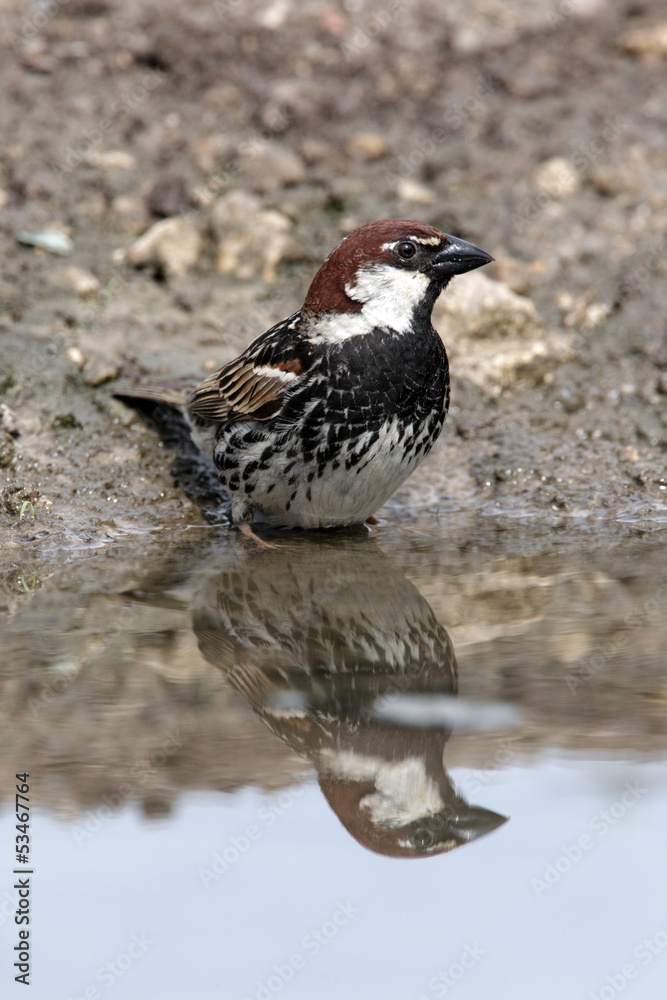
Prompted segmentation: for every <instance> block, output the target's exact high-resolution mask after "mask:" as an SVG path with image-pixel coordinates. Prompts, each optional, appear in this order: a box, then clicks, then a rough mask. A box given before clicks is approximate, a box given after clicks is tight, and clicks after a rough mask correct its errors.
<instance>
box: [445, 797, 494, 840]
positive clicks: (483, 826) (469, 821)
mask: <svg viewBox="0 0 667 1000" xmlns="http://www.w3.org/2000/svg"><path fill="white" fill-rule="evenodd" d="M508 819H509V817H508V816H501V815H500V813H494V812H492V811H491V810H490V809H482V807H481V806H469V807H468V808H467V809H466V810H465V812H464V813H463V814H462V815H460V816H457V817H456V818H455V819H452V820H450V821H449V825H450V827H451V829H452V833H453V834H454V836H455V837H458V838H459V839H460V840H461V843H469V842H470V841H471V840H477V838H478V837H484V836H485V835H486V834H487V833H491V831H492V830H495V829H496V828H497V827H499V826H502V825H503V823H506V822H507V820H508Z"/></svg>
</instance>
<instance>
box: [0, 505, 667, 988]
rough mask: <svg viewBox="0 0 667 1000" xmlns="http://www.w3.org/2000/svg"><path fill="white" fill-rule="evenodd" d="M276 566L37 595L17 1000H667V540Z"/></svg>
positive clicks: (648, 529) (381, 538) (445, 531)
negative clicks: (24, 920)
mask: <svg viewBox="0 0 667 1000" xmlns="http://www.w3.org/2000/svg"><path fill="white" fill-rule="evenodd" d="M273 540H274V543H275V545H276V546H277V547H276V548H275V549H271V550H268V551H256V550H255V549H254V548H252V547H250V546H249V545H248V543H246V542H245V541H243V540H239V539H236V538H235V537H234V536H233V535H231V534H230V533H228V532H226V531H224V530H221V529H216V528H213V529H206V528H200V529H196V530H191V531H188V530H185V531H182V532H180V533H176V534H174V535H172V536H170V537H169V540H168V541H167V540H166V539H163V538H162V536H161V535H160V533H156V534H155V535H154V536H149V535H147V536H144V537H141V538H140V539H139V540H137V539H134V540H132V546H130V543H129V542H127V543H123V542H122V541H121V542H119V543H118V544H117V545H116V546H115V547H113V548H111V549H109V550H107V551H104V550H102V551H97V552H94V553H88V554H86V555H85V556H81V558H76V559H70V560H69V561H65V562H62V561H60V562H59V561H58V557H57V553H54V554H53V556H52V562H50V563H41V564H40V567H41V568H40V572H39V573H36V574H34V575H33V576H31V578H30V579H28V580H26V579H25V574H24V583H23V587H22V588H21V591H20V592H19V593H18V596H16V594H15V595H14V596H13V597H12V598H11V599H8V600H7V605H6V609H5V613H4V614H3V616H2V619H0V632H1V633H2V634H1V642H2V647H3V650H4V652H3V656H2V663H3V667H2V677H1V683H2V689H3V698H2V709H1V711H2V736H1V738H0V739H1V752H2V758H1V759H2V787H3V792H4V794H3V799H4V802H3V811H2V814H1V815H0V834H1V837H0V843H1V844H2V855H3V857H2V865H1V867H0V900H1V902H0V949H1V951H2V966H3V969H4V972H3V996H5V995H9V996H14V995H16V996H22V995H24V993H22V992H21V990H22V986H21V984H20V983H15V982H14V976H15V975H17V974H20V970H19V972H17V971H16V970H15V971H12V966H13V962H14V961H15V960H16V950H15V945H18V944H19V943H20V939H19V937H18V933H19V930H20V929H21V927H22V926H23V925H17V924H16V923H15V919H14V916H15V912H16V911H17V909H18V911H19V913H21V912H25V910H26V907H25V904H24V903H22V902H21V901H20V900H21V898H24V897H25V895H26V894H25V892H24V893H23V895H22V896H20V894H19V891H18V890H17V889H15V888H14V886H15V884H17V883H18V884H19V885H22V884H25V883H26V881H27V882H28V884H29V890H30V891H29V895H28V896H27V898H28V900H29V910H28V912H29V916H30V924H29V925H28V924H26V925H25V928H29V930H30V937H29V939H28V941H29V945H28V947H29V952H30V958H29V963H28V964H29V965H30V973H29V979H30V982H31V992H30V994H29V995H30V996H32V997H33V998H39V1000H41V998H45V1000H46V998H49V1000H54V998H63V1000H67V998H72V1000H73V998H85V1000H98V998H100V997H106V996H107V995H109V996H112V997H118V998H119V1000H120V998H122V1000H134V998H145V997H151V996H155V997H158V996H159V997H160V998H163V1000H165V998H174V1000H176V998H182V997H198V998H201V1000H206V998H209V997H210V998H213V997H222V998H225V1000H227V998H238V1000H244V998H245V1000H250V998H251V1000H271V998H273V997H276V996H281V997H283V996H284V997H288V998H294V1000H298V998H304V1000H312V998H315V997H317V998H329V997H331V998H333V997H341V996H344V997H352V998H362V997H363V998H366V997H383V998H390V1000H394V998H396V1000H411V998H413V1000H424V998H427V1000H433V998H437V997H446V996H450V995H451V996H455V997H457V998H460V1000H465V998H468V997H470V998H472V997H481V996H484V997H486V996H494V997H507V998H513V1000H514V998H521V1000H523V998H526V1000H528V998H531V1000H532V998H534V997H540V998H542V1000H551V998H553V1000H562V998H564V997H568V998H576V997H582V998H591V1000H592V998H594V997H595V998H600V1000H612V998H613V997H615V996H617V995H620V994H621V993H622V994H623V995H624V996H627V997H637V998H641V1000H653V998H655V1000H664V995H665V993H664V983H665V980H666V976H667V906H666V905H665V899H667V891H666V890H667V866H666V865H665V845H666V830H667V760H666V753H665V751H666V750H667V715H666V712H665V708H666V705H667V675H666V672H665V655H664V638H665V612H666V609H667V569H666V567H665V559H664V530H661V525H660V524H659V523H655V524H652V525H651V524H642V523H630V524H628V523H615V524H614V525H612V526H610V525H604V526H601V525H599V524H598V525H595V524H593V525H591V526H590V527H588V528H587V527H586V526H585V525H578V524H577V525H573V524H572V523H567V522H564V521H557V520H555V519H548V518H545V519H544V520H542V521H541V522H540V523H537V522H536V521H535V520H532V521H526V522H520V521H514V520H510V519H508V518H506V517H505V518H501V517H497V518H491V517H486V518H484V517H478V518H476V519H466V518H464V517H461V518H458V519H457V517H456V516H455V515H452V517H450V518H449V519H447V521H446V523H445V519H444V518H439V519H436V520H435V521H434V522H433V521H432V522H430V523H429V524H428V525H423V524H414V525H410V526H409V527H408V528H405V527H404V528H398V527H391V526H388V525H384V526H381V527H380V528H379V529H377V530H375V531H374V533H373V534H368V533H366V532H360V533H351V534H349V533H348V534H341V533H335V534H332V535H330V536H324V537H319V538H318V537H313V536H309V535H297V534H289V535H288V534H278V535H276V536H275V537H274V539H273ZM24 774H26V775H29V777H26V779H25V783H26V784H28V785H29V791H28V792H27V796H28V799H29V824H28V826H27V827H26V832H25V833H20V834H17V830H16V824H17V819H16V816H15V811H14V793H15V786H16V784H17V780H16V779H15V775H24ZM19 784H21V787H24V786H23V784H22V781H21V779H19ZM20 805H21V807H22V808H23V805H24V804H23V800H22V802H21V803H20ZM22 829H23V826H22ZM17 836H20V837H21V838H23V837H25V836H28V837H29V838H30V839H29V841H28V842H27V845H28V846H29V852H26V851H25V850H24V845H25V844H26V841H25V840H23V839H21V841H20V843H19V844H18V845H17V843H16V837H17ZM17 846H18V851H17V850H16V847H17ZM14 871H16V872H18V874H14ZM22 940H23V942H24V943H23V944H22V945H21V947H23V948H24V954H25V938H24V939H22Z"/></svg>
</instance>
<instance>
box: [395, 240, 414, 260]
mask: <svg viewBox="0 0 667 1000" xmlns="http://www.w3.org/2000/svg"><path fill="white" fill-rule="evenodd" d="M416 252H417V248H416V247H415V245H414V243H410V241H409V240H404V241H403V242H402V243H399V244H398V246H397V247H396V253H397V254H398V256H399V257H400V258H401V260H410V258H411V257H414V255H415V254H416Z"/></svg>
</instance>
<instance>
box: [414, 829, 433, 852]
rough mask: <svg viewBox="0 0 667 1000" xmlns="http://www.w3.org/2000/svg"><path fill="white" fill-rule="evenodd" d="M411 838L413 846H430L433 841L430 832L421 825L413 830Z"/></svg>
mask: <svg viewBox="0 0 667 1000" xmlns="http://www.w3.org/2000/svg"><path fill="white" fill-rule="evenodd" d="M412 840H413V843H414V845H415V847H432V846H433V844H434V843H435V837H434V836H433V834H432V832H431V831H430V830H427V829H426V828H425V827H423V826H421V827H419V829H417V830H415V832H414V835H413V838H412Z"/></svg>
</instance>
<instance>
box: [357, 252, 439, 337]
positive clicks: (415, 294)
mask: <svg viewBox="0 0 667 1000" xmlns="http://www.w3.org/2000/svg"><path fill="white" fill-rule="evenodd" d="M430 283H431V279H430V278H429V277H427V276H426V275H425V274H422V273H421V271H404V270H403V269H402V268H399V267H393V266H392V265H391V264H373V265H371V266H369V267H362V268H360V270H359V271H357V275H356V278H355V280H354V282H352V283H350V284H347V285H346V286H345V292H346V294H347V295H348V296H349V298H351V299H353V300H354V301H355V302H363V304H364V305H363V308H362V310H361V315H362V316H363V317H364V318H365V319H366V320H367V322H368V323H370V325H371V326H379V327H382V328H384V329H388V330H395V331H396V333H407V332H408V330H409V329H410V328H411V325H412V317H413V315H414V311H415V309H416V308H417V306H418V305H419V304H420V303H421V301H422V300H423V298H424V295H425V294H426V290H427V289H428V286H429V285H430Z"/></svg>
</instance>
